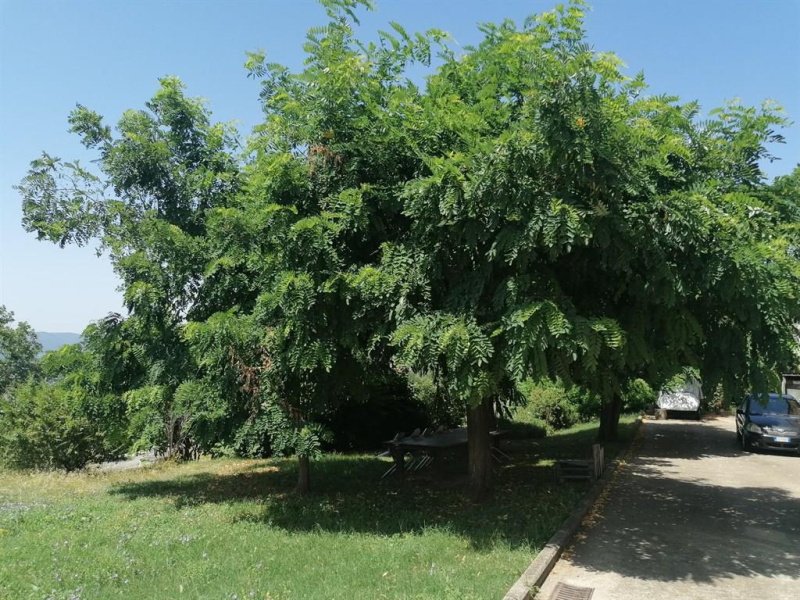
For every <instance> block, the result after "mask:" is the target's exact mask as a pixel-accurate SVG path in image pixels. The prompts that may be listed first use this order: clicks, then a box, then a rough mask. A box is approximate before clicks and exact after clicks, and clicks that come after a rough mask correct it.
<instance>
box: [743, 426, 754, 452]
mask: <svg viewBox="0 0 800 600" xmlns="http://www.w3.org/2000/svg"><path fill="white" fill-rule="evenodd" d="M740 437H741V439H742V450H744V451H745V452H752V451H753V445H752V444H751V443H750V440H748V439H747V434H746V433H745V432H744V431H743V432H742V433H741V436H740Z"/></svg>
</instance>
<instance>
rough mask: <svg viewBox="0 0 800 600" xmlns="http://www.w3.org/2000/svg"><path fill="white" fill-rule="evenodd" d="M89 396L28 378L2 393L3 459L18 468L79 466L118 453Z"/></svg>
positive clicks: (69, 468)
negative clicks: (92, 414)
mask: <svg viewBox="0 0 800 600" xmlns="http://www.w3.org/2000/svg"><path fill="white" fill-rule="evenodd" d="M84 400H85V398H82V397H81V396H80V395H78V394H74V393H72V391H71V390H69V389H67V388H63V387H60V386H57V385H48V384H43V383H27V384H24V385H21V386H18V387H16V388H15V389H13V390H11V391H10V392H8V393H7V394H5V395H4V396H3V398H2V399H0V462H2V463H3V465H5V466H7V467H10V468H17V469H50V468H60V469H66V470H67V471H74V470H76V469H81V468H83V467H84V466H85V465H86V463H88V462H92V461H100V460H104V459H106V458H110V457H112V456H114V455H115V453H116V452H115V449H113V448H111V447H109V444H108V441H107V439H106V436H105V435H104V432H103V430H102V429H101V428H100V427H98V423H96V422H95V421H93V420H92V418H91V417H90V415H89V414H88V413H87V411H86V406H84V402H83V401H84Z"/></svg>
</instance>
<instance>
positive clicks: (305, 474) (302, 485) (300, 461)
mask: <svg viewBox="0 0 800 600" xmlns="http://www.w3.org/2000/svg"><path fill="white" fill-rule="evenodd" d="M297 467H298V469H297V470H298V476H297V488H296V490H297V493H298V494H307V493H308V492H310V491H311V464H310V462H309V460H308V457H307V456H303V455H298V456H297Z"/></svg>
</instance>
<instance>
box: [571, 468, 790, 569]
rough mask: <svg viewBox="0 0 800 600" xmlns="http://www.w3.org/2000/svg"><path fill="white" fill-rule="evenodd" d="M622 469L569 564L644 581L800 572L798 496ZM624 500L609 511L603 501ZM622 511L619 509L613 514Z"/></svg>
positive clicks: (779, 491)
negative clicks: (597, 518)
mask: <svg viewBox="0 0 800 600" xmlns="http://www.w3.org/2000/svg"><path fill="white" fill-rule="evenodd" d="M639 471H640V472H639V473H637V474H635V475H626V476H625V477H624V481H621V482H620V483H619V486H618V488H617V489H615V490H614V493H613V494H612V497H611V498H609V503H610V504H609V507H608V508H606V510H605V516H604V518H603V519H602V520H601V521H600V523H598V524H597V525H596V527H595V528H593V529H591V530H590V531H589V532H588V533H587V534H586V537H585V539H584V541H583V542H582V543H581V544H580V546H579V547H578V548H577V549H576V552H575V555H574V557H573V558H572V563H573V564H574V565H576V566H578V567H582V568H585V569H587V570H590V571H597V572H614V573H618V574H620V575H624V576H627V577H634V578H638V579H644V580H660V581H679V580H686V579H690V580H692V581H695V582H710V581H713V580H715V579H719V578H725V577H734V576H744V577H748V576H753V575H761V576H790V577H798V575H800V499H798V498H797V497H794V496H792V495H790V494H788V493H787V492H786V491H785V490H783V489H780V488H761V487H740V488H733V487H726V486H719V485H709V484H705V483H701V482H690V481H676V480H675V479H669V478H664V477H659V476H658V475H657V474H655V473H654V472H650V473H649V474H640V473H641V470H639ZM615 502H616V503H624V508H622V509H621V510H619V511H616V510H615V508H613V506H614V505H613V504H611V503H615ZM621 513H624V516H623V515H622V514H621Z"/></svg>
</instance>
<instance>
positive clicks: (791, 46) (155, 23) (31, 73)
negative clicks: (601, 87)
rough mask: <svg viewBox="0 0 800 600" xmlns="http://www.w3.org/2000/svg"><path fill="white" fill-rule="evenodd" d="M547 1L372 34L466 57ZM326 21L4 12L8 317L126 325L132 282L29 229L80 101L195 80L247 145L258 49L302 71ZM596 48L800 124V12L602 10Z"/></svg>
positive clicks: (374, 19) (196, 2)
mask: <svg viewBox="0 0 800 600" xmlns="http://www.w3.org/2000/svg"><path fill="white" fill-rule="evenodd" d="M554 4H555V1H542V0H527V1H524V2H523V1H516V0H506V1H503V0H494V1H488V0H428V1H424V0H378V3H377V10H376V12H374V13H372V14H369V15H365V16H364V17H363V18H362V30H363V31H365V32H370V31H374V30H375V29H378V28H383V27H385V24H386V23H387V22H388V21H392V20H394V21H399V22H400V23H402V24H403V25H405V26H406V28H407V29H409V30H421V29H427V28H430V27H438V28H441V29H445V30H447V31H449V32H450V33H451V34H452V35H453V37H454V38H455V40H456V41H457V42H458V43H459V44H460V45H467V44H471V43H474V42H476V41H477V40H478V39H479V37H478V34H477V30H476V27H475V24H476V23H478V22H485V21H498V20H501V19H503V18H506V17H509V18H513V19H515V20H522V19H523V18H524V17H525V16H526V15H527V14H530V13H533V12H540V11H542V10H546V9H549V8H552V6H553V5H554ZM323 21H324V14H323V11H322V10H321V9H320V8H319V6H318V5H316V3H315V2H313V1H311V0H280V1H278V0H161V1H154V0H136V1H130V0H129V1H122V0H73V1H66V0H61V1H58V0H0V304H5V305H6V306H7V307H8V308H9V309H11V310H13V311H14V312H15V314H16V317H17V318H18V319H20V320H26V321H28V322H29V323H31V324H32V325H33V326H34V327H35V328H36V329H38V330H47V331H75V332H80V331H81V330H82V329H83V328H84V326H85V325H87V324H88V323H89V322H90V321H92V320H95V319H98V318H100V317H102V316H103V315H105V314H106V313H107V312H109V311H120V312H122V303H121V299H120V295H119V292H117V291H116V287H117V285H118V282H117V280H116V279H115V277H114V275H113V273H112V271H111V268H110V265H109V263H108V261H107V259H105V258H102V257H101V258H98V257H96V256H95V254H94V252H93V249H92V248H82V249H78V248H66V249H63V250H62V249H59V248H58V247H57V246H53V245H51V244H49V243H45V242H37V241H36V239H35V237H34V236H32V235H31V234H27V233H25V232H24V231H23V229H22V227H21V225H20V216H21V212H20V201H19V197H18V195H17V193H16V192H15V191H14V190H13V189H12V187H11V186H12V185H14V184H16V183H17V182H18V181H19V180H20V178H21V177H23V176H24V174H25V171H26V169H27V165H28V162H29V161H30V160H31V159H33V158H35V157H36V156H38V154H39V153H40V152H41V151H42V150H47V151H48V152H49V153H51V154H54V155H56V156H60V157H62V158H75V157H80V156H83V155H82V149H81V147H80V146H79V145H78V143H77V140H76V139H74V138H73V137H72V136H70V135H69V134H67V132H66V129H67V124H66V118H67V114H68V113H69V111H70V110H71V109H72V108H73V107H74V106H75V103H76V102H80V103H82V104H85V105H87V106H89V107H91V108H93V109H95V110H97V111H99V112H100V113H101V114H103V115H105V116H106V118H107V120H108V121H109V122H111V123H114V122H116V120H117V118H118V117H119V115H120V114H121V112H122V111H123V110H125V109H126V108H139V107H141V106H142V104H143V102H144V101H145V100H147V99H148V98H149V97H150V96H151V95H152V93H153V91H154V90H155V88H156V85H157V84H156V80H157V78H158V77H160V76H163V75H167V74H171V75H178V76H179V77H181V78H182V79H183V80H184V81H185V82H186V84H187V86H188V91H189V93H190V94H191V95H195V96H202V97H204V98H206V99H207V100H208V102H209V105H210V107H211V109H212V110H213V112H214V116H215V118H216V119H218V120H226V121H227V120H236V121H238V123H239V124H240V127H241V129H242V131H244V132H248V131H249V130H250V128H251V127H252V126H253V125H254V124H255V123H257V122H258V120H259V117H260V109H259V105H258V86H257V84H255V83H254V82H253V81H251V80H248V79H247V78H246V77H245V72H244V70H243V68H242V64H243V62H244V58H245V52H246V51H248V50H256V49H263V50H265V51H266V52H267V55H268V57H269V59H270V60H273V61H277V62H282V63H284V64H287V65H289V66H290V67H297V66H299V65H300V64H301V62H302V60H303V54H302V50H301V45H302V42H303V36H304V34H305V31H306V29H307V28H308V27H310V26H312V25H315V24H320V23H322V22H323ZM587 29H588V33H589V39H590V42H591V43H592V45H593V46H594V47H595V49H597V50H603V51H609V50H610V51H614V52H616V53H617V54H618V55H619V56H620V57H621V58H622V59H623V60H624V61H625V63H626V64H627V65H628V69H629V71H630V74H635V73H636V72H638V71H639V70H643V71H644V73H645V76H646V78H647V80H648V82H649V84H650V88H651V90H652V92H654V93H664V92H667V93H672V94H677V95H679V96H681V98H683V99H685V100H690V99H697V100H699V101H700V102H701V104H702V106H703V108H704V109H705V110H707V109H711V108H713V107H715V106H718V105H720V104H722V103H723V102H724V101H725V100H726V99H731V98H736V97H738V98H741V99H742V100H743V101H744V102H745V103H748V104H759V103H760V102H761V101H762V100H764V99H766V98H772V99H775V100H777V101H779V102H780V103H781V104H782V105H783V106H784V107H785V108H786V110H787V112H788V113H789V116H790V117H792V118H793V119H795V120H798V121H800V0H760V1H756V0H747V1H745V0H671V1H669V2H666V1H664V0H596V1H595V2H593V3H592V10H591V12H590V13H589V15H588V17H587ZM785 135H786V137H787V140H788V143H787V144H786V145H784V146H782V147H780V148H778V149H777V153H778V154H779V155H780V156H781V157H782V158H783V160H782V161H779V162H777V163H774V164H772V165H769V166H767V171H768V173H769V175H770V176H775V175H780V174H785V173H788V172H789V171H791V169H792V168H793V167H794V165H795V164H797V163H798V162H800V126H798V125H794V126H792V127H791V128H789V129H788V130H787V131H785Z"/></svg>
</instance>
